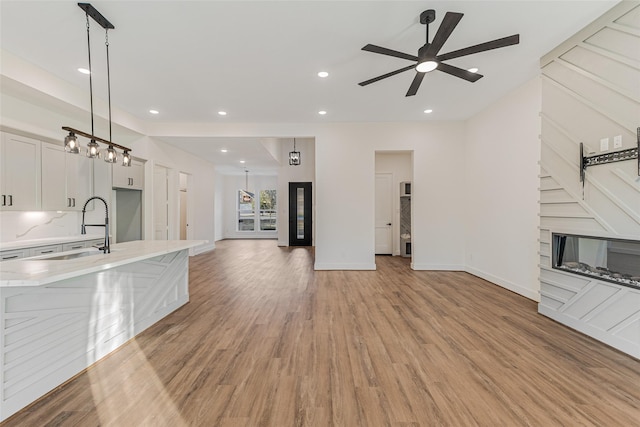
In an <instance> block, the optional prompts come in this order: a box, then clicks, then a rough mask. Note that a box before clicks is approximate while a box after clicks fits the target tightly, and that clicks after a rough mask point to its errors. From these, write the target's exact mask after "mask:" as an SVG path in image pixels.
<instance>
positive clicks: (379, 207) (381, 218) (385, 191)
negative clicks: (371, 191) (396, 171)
mask: <svg viewBox="0 0 640 427" xmlns="http://www.w3.org/2000/svg"><path fill="white" fill-rule="evenodd" d="M375 198H376V201H375V206H376V208H375V209H376V212H375V224H376V251H375V253H376V255H391V254H392V253H393V241H392V232H391V230H392V228H391V218H392V217H393V203H392V200H393V175H392V174H390V173H377V174H376V193H375Z"/></svg>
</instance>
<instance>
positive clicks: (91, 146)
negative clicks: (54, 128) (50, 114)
mask: <svg viewBox="0 0 640 427" xmlns="http://www.w3.org/2000/svg"><path fill="white" fill-rule="evenodd" d="M78 6H79V7H80V8H81V9H82V10H84V12H85V16H86V20H87V51H88V59H89V100H90V106H91V133H86V132H82V131H80V130H78V129H73V128H71V127H68V126H63V127H62V129H63V130H66V131H67V132H69V135H67V136H66V137H65V139H64V147H65V151H67V152H68V153H73V154H78V153H79V152H80V145H79V143H78V138H77V136H76V135H81V136H84V137H85V138H88V139H89V140H90V141H89V143H88V144H87V157H89V158H92V159H95V158H99V157H100V145H99V144H98V142H101V143H103V144H105V145H107V146H108V148H107V150H106V152H105V156H104V160H105V162H108V163H116V162H117V161H118V153H117V151H116V148H119V149H121V150H122V151H123V152H124V154H123V161H122V165H123V166H131V154H130V152H131V149H130V148H127V147H124V146H122V145H120V144H116V143H115V142H112V141H111V140H112V139H113V135H112V131H111V127H112V123H111V76H110V67H109V30H110V29H114V28H115V27H114V26H113V24H111V22H109V21H108V20H107V18H105V17H104V16H102V14H101V13H100V12H98V11H97V10H96V8H94V7H93V6H92V5H91V4H90V3H78ZM89 17H91V18H92V19H93V20H94V21H95V22H97V23H98V24H100V26H102V28H104V29H105V46H106V50H107V91H108V96H109V98H108V100H109V139H108V140H106V139H102V138H99V137H97V136H96V135H95V129H94V114H93V73H92V70H91V31H90V29H91V28H90V21H89Z"/></svg>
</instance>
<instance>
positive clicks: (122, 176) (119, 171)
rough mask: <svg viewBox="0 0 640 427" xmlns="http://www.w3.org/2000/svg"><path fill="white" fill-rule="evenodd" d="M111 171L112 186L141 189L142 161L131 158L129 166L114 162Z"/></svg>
mask: <svg viewBox="0 0 640 427" xmlns="http://www.w3.org/2000/svg"><path fill="white" fill-rule="evenodd" d="M112 173H113V181H112V182H113V186H114V187H117V188H128V189H130V190H142V187H143V186H144V163H142V162H139V161H138V160H132V161H131V166H130V167H125V166H122V165H121V164H114V165H113V172H112Z"/></svg>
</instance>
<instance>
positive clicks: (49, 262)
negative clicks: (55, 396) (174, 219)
mask: <svg viewBox="0 0 640 427" xmlns="http://www.w3.org/2000/svg"><path fill="white" fill-rule="evenodd" d="M202 243H205V242H203V241H185V240H181V241H135V242H127V243H121V244H116V245H113V246H112V249H111V251H112V252H111V253H110V254H102V253H97V252H96V253H95V254H92V255H89V256H83V257H78V258H72V259H68V260H56V259H51V257H54V256H55V257H58V258H59V257H60V256H61V255H62V254H65V253H61V254H53V255H44V256H42V257H38V258H30V259H23V260H16V261H6V262H3V263H0V294H1V298H0V300H1V301H0V303H1V304H2V311H1V314H0V315H1V319H0V321H1V324H2V325H4V327H3V328H2V331H1V333H0V347H1V348H0V351H1V352H2V355H3V357H2V366H1V369H0V421H2V420H4V419H6V418H7V417H9V416H11V415H12V414H14V413H15V412H17V411H19V410H20V409H22V408H24V407H25V406H27V405H28V404H30V403H31V402H33V401H35V400H37V399H38V398H39V397H41V396H43V395H44V394H46V393H48V392H49V391H51V390H53V389H54V388H55V387H57V386H59V385H60V384H62V383H64V382H65V381H67V380H68V379H70V378H71V377H73V376H74V375H76V374H78V373H79V372H81V371H82V370H83V369H85V368H87V367H88V366H89V365H91V364H93V363H94V362H96V361H97V360H99V359H100V358H102V357H104V356H106V355H107V354H109V353H110V352H112V351H113V350H115V349H116V348H118V347H120V346H121V345H123V344H124V343H125V342H127V341H128V340H129V339H131V338H133V337H134V336H136V335H137V334H139V333H140V332H142V331H143V330H145V329H146V328H148V327H149V326H151V325H153V324H154V323H156V322H157V321H159V320H160V319H162V318H163V317H165V316H167V315H168V314H169V313H171V312H173V311H174V310H176V309H178V308H179V307H180V306H182V305H184V304H186V303H187V302H188V301H189V276H188V271H189V257H188V252H189V248H191V247H195V246H198V245H200V244H202ZM79 251H80V252H81V251H87V249H80V250H79ZM79 251H75V252H79ZM72 253H73V252H67V253H66V254H67V255H69V254H72Z"/></svg>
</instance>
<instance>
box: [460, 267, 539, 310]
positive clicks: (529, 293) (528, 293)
mask: <svg viewBox="0 0 640 427" xmlns="http://www.w3.org/2000/svg"><path fill="white" fill-rule="evenodd" d="M464 271H466V272H467V273H469V274H473V275H474V276H478V277H480V278H481V279H484V280H487V281H489V282H491V283H493V284H496V285H498V286H500V287H502V288H505V289H508V290H510V291H511V292H515V293H516V294H518V295H522V296H523V297H526V298H529V299H531V300H534V301H536V302H540V293H539V292H536V291H534V290H532V289H528V288H525V287H523V286H520V285H517V284H515V283H513V282H510V281H508V280H505V279H503V278H501V277H497V276H494V275H492V274H489V273H486V272H484V271H482V270H478V269H476V268H473V267H469V266H467V267H466V268H465V269H464Z"/></svg>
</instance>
